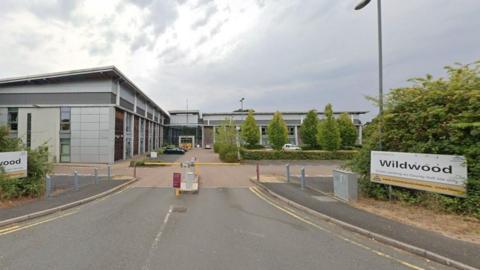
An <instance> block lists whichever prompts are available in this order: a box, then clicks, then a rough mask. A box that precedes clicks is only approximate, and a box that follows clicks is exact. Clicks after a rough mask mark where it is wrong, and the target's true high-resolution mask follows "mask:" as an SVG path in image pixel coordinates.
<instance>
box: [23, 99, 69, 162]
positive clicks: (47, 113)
mask: <svg viewBox="0 0 480 270" xmlns="http://www.w3.org/2000/svg"><path fill="white" fill-rule="evenodd" d="M29 113H30V114H31V116H32V118H31V124H32V126H31V145H30V147H31V148H32V149H34V148H37V147H39V146H41V145H43V144H46V145H47V146H48V150H49V154H50V158H51V160H53V161H58V159H59V140H60V139H59V132H60V109H59V108H20V109H19V110H18V138H20V139H21V140H22V142H23V143H25V144H26V143H27V114H29Z"/></svg>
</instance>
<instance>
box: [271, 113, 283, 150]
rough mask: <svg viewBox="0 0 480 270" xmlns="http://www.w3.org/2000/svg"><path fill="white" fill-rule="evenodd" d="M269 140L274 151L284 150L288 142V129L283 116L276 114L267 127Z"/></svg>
mask: <svg viewBox="0 0 480 270" xmlns="http://www.w3.org/2000/svg"><path fill="white" fill-rule="evenodd" d="M267 133H268V140H269V141H270V144H271V146H272V148H273V149H277V150H279V149H282V147H283V145H284V144H286V143H287V142H288V129H287V125H286V124H285V121H284V120H283V117H282V114H281V113H280V112H278V111H277V112H276V113H275V114H274V115H273V118H272V121H270V123H269V124H268V127H267Z"/></svg>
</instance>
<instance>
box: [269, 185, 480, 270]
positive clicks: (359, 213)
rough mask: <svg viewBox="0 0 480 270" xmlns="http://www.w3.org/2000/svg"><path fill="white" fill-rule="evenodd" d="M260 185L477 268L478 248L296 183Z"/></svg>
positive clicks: (301, 202) (318, 209)
mask: <svg viewBox="0 0 480 270" xmlns="http://www.w3.org/2000/svg"><path fill="white" fill-rule="evenodd" d="M262 185H263V186H265V187H266V188H268V189H269V190H271V191H273V192H274V193H276V194H278V195H280V196H282V197H284V198H287V199H288V200H291V201H293V202H295V203H298V204H300V205H303V206H306V207H308V208H310V209H313V210H315V211H317V212H319V213H322V214H325V215H327V216H329V217H332V218H334V219H337V220H340V221H343V222H346V223H348V224H352V225H355V226H357V227H360V228H362V229H365V230H368V231H370V232H373V233H377V234H380V235H383V236H387V237H389V238H392V239H394V240H397V241H400V242H403V243H406V244H409V245H413V246H415V247H418V248H421V249H425V250H428V251H431V252H434V253H437V254H439V255H442V256H444V257H447V258H450V259H453V260H455V261H458V262H461V263H464V264H466V265H469V266H473V267H476V268H480V260H479V259H478V255H479V254H480V245H477V244H473V243H470V242H466V241H461V240H456V239H452V238H448V237H445V236H443V235H441V234H439V233H436V232H432V231H427V230H424V229H421V228H417V227H414V226H410V225H406V224H402V223H399V222H396V221H393V220H390V219H386V218H383V217H381V216H378V215H375V214H372V213H369V212H366V211H363V210H360V209H357V208H354V207H352V206H350V205H349V204H347V203H344V202H340V201H337V200H335V199H332V198H331V197H329V196H325V194H324V193H320V192H317V191H315V190H313V189H310V188H307V189H305V190H303V191H302V190H301V189H300V186H299V184H298V183H285V182H278V181H269V182H263V183H262Z"/></svg>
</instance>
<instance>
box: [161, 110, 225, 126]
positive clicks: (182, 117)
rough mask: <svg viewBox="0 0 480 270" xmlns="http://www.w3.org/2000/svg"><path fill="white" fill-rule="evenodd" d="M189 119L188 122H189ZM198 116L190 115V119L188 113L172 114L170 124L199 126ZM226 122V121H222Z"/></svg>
mask: <svg viewBox="0 0 480 270" xmlns="http://www.w3.org/2000/svg"><path fill="white" fill-rule="evenodd" d="M187 118H188V122H187ZM198 120H199V119H198V114H193V113H189V114H188V117H187V114H186V113H182V114H171V115H170V124H171V125H175V124H177V125H187V124H192V125H197V124H198ZM222 120H224V119H222Z"/></svg>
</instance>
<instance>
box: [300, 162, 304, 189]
mask: <svg viewBox="0 0 480 270" xmlns="http://www.w3.org/2000/svg"><path fill="white" fill-rule="evenodd" d="M300 173H301V175H300V187H301V188H302V189H305V167H302V169H301V170H300Z"/></svg>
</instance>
